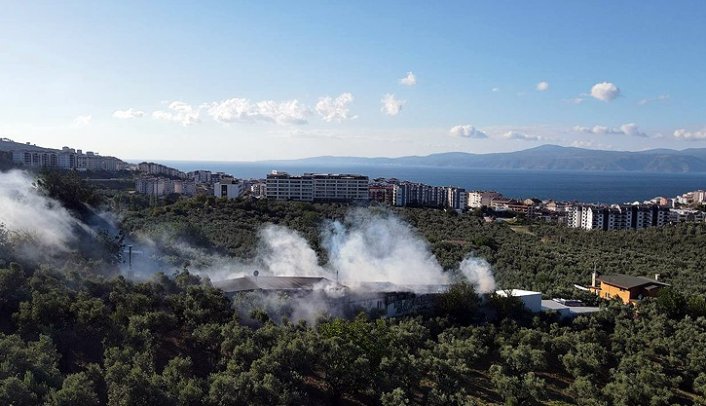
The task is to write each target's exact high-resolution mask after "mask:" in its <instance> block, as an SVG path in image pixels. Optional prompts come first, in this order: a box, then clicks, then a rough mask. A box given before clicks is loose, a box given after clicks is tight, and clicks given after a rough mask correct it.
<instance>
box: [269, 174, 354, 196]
mask: <svg viewBox="0 0 706 406" xmlns="http://www.w3.org/2000/svg"><path fill="white" fill-rule="evenodd" d="M266 185H267V186H266V188H267V192H266V193H267V198H268V199H275V200H301V201H309V202H313V201H363V200H368V177H367V176H363V175H351V174H333V173H328V174H323V173H305V174H303V175H301V176H292V175H290V174H288V173H286V172H278V171H272V173H270V174H268V175H267V179H266Z"/></svg>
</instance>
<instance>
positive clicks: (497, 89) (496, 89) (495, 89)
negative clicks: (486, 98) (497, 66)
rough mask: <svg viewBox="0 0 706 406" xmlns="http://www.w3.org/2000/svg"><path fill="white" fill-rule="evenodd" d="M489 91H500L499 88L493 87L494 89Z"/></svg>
mask: <svg viewBox="0 0 706 406" xmlns="http://www.w3.org/2000/svg"><path fill="white" fill-rule="evenodd" d="M490 91H491V92H493V93H497V92H499V91H500V88H499V87H494V88H492V89H490Z"/></svg>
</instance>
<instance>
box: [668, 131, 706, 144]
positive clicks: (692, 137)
mask: <svg viewBox="0 0 706 406" xmlns="http://www.w3.org/2000/svg"><path fill="white" fill-rule="evenodd" d="M674 137H675V138H680V139H682V140H688V141H703V140H706V128H704V129H703V130H700V131H687V130H686V129H684V128H680V129H678V130H676V131H674Z"/></svg>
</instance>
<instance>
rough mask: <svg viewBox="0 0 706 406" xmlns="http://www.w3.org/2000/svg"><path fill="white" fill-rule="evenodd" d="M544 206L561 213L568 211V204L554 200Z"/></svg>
mask: <svg viewBox="0 0 706 406" xmlns="http://www.w3.org/2000/svg"><path fill="white" fill-rule="evenodd" d="M544 208H545V209H547V210H548V211H551V212H554V213H561V212H564V211H566V208H567V206H566V204H564V203H561V202H557V201H554V200H549V201H548V202H547V203H546V204H545V205H544Z"/></svg>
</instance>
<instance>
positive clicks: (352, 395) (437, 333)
mask: <svg viewBox="0 0 706 406" xmlns="http://www.w3.org/2000/svg"><path fill="white" fill-rule="evenodd" d="M469 293H470V296H469ZM450 295H451V297H449V298H448V299H447V302H448V305H447V306H448V307H449V308H450V309H451V310H453V309H458V306H457V304H459V303H463V302H465V301H470V303H469V313H470V314H476V313H474V310H473V309H474V308H475V303H476V301H475V300H473V296H474V294H473V293H472V290H471V291H470V292H469V291H468V289H467V287H466V288H463V287H462V288H459V289H458V290H457V291H454V292H452V293H451V294H450ZM675 300H677V301H678V300H679V299H675ZM672 301H673V300H672V299H668V300H667V299H665V302H672ZM503 306H504V307H505V308H513V307H516V305H510V304H507V303H506V304H504V305H503ZM665 306H666V307H665ZM673 316H674V315H673V314H670V309H669V306H668V304H667V305H664V304H663V303H662V300H661V299H660V300H658V301H655V302H650V303H646V304H643V305H641V306H640V307H639V308H632V307H626V306H622V305H620V304H617V303H612V304H610V306H608V307H607V308H606V309H605V310H604V311H602V312H600V313H598V314H596V315H593V316H583V317H579V318H577V319H576V320H574V321H573V322H571V323H560V322H558V321H556V320H554V319H553V318H551V317H550V316H543V317H536V316H535V317H534V318H532V317H531V316H529V315H526V314H524V313H522V312H521V311H517V310H515V311H513V312H510V313H509V314H506V315H505V316H504V317H503V318H501V319H498V320H496V321H495V322H493V323H485V324H478V323H477V322H474V320H471V319H468V318H467V319H465V320H464V319H463V318H459V317H456V316H453V314H452V316H450V317H439V316H437V317H426V318H422V317H417V318H403V319H396V320H385V319H376V320H369V319H366V318H364V317H358V318H356V319H354V320H350V321H345V320H340V319H322V320H321V321H320V322H319V323H318V324H317V325H315V326H311V325H306V324H304V323H299V324H292V323H288V322H285V323H283V324H281V325H275V324H273V323H272V322H270V321H267V320H266V319H263V320H262V321H261V322H255V321H253V320H249V321H247V323H244V321H241V320H239V319H238V318H237V317H235V316H234V311H233V309H232V308H231V303H230V301H229V300H228V299H227V298H226V297H224V296H223V294H222V292H220V291H219V290H216V289H213V288H211V287H208V286H207V285H204V284H201V283H200V281H199V279H198V278H196V277H194V276H192V275H189V274H188V273H186V272H180V273H177V274H175V275H174V276H173V277H170V278H169V277H166V276H165V275H161V274H157V275H155V277H154V278H153V279H152V280H151V281H149V282H144V283H139V284H136V283H131V282H128V281H126V280H124V279H123V278H122V277H119V278H117V279H111V280H101V279H96V278H92V279H90V278H88V279H87V278H83V277H80V276H78V275H77V274H66V273H62V272H58V271H51V270H47V269H35V270H31V271H30V270H27V269H22V268H21V267H20V266H17V265H11V266H10V267H8V268H7V269H0V318H1V319H2V320H4V323H3V324H2V326H1V327H2V328H1V329H0V331H1V332H0V357H1V358H2V360H3V362H2V365H1V366H0V402H1V403H2V404H27V405H32V404H40V403H47V404H52V405H53V404H62V405H68V404H109V405H134V404H145V405H146V404H164V405H239V404H242V405H246V404H248V405H249V404H261V405H265V404H267V405H271V404H322V405H323V404H384V405H388V404H389V405H392V404H395V405H396V404H435V405H449V404H450V405H465V404H474V403H476V404H490V403H505V404H509V405H515V404H535V403H541V402H544V401H547V400H554V401H555V402H561V403H554V404H574V403H577V404H582V405H594V404H624V405H635V404H655V405H668V404H673V403H681V404H689V403H693V402H699V401H701V400H700V399H701V398H700V396H703V395H704V392H703V391H704V382H706V358H704V357H706V319H704V317H703V313H702V314H701V315H696V314H683V315H682V316H680V317H678V318H675V317H673ZM602 388H605V389H602ZM400 402H401V403H400Z"/></svg>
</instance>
